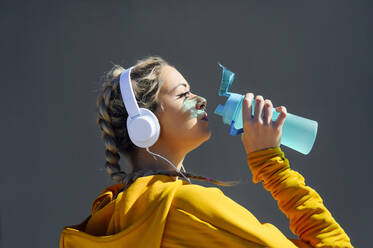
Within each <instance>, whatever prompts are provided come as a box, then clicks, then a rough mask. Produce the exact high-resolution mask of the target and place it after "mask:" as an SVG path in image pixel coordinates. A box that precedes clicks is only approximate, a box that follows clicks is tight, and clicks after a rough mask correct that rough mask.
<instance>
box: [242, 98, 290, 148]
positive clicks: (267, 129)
mask: <svg viewBox="0 0 373 248" xmlns="http://www.w3.org/2000/svg"><path fill="white" fill-rule="evenodd" d="M253 99H254V94H253V93H246V94H245V98H244V100H243V102H242V120H243V130H244V132H243V133H241V141H242V144H243V146H244V148H245V150H246V153H247V154H249V153H251V152H254V151H259V150H264V149H267V148H272V147H277V146H280V144H281V135H282V126H283V125H284V122H285V119H286V116H287V110H286V108H285V107H284V106H280V107H277V108H276V111H277V112H280V115H279V116H278V118H277V119H276V121H272V115H273V105H272V102H271V100H269V99H266V100H264V99H263V97H262V96H261V95H257V96H256V97H255V110H254V111H255V112H254V116H252V115H251V113H252V101H253Z"/></svg>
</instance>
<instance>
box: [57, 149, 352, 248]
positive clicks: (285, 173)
mask: <svg viewBox="0 0 373 248" xmlns="http://www.w3.org/2000/svg"><path fill="white" fill-rule="evenodd" d="M247 159H248V164H249V167H250V169H251V171H252V174H253V182H254V183H259V182H260V181H263V186H264V187H265V189H266V190H268V191H270V192H271V194H272V196H273V197H274V199H275V200H276V201H277V203H278V206H279V208H280V209H281V211H282V212H283V213H284V214H285V215H286V216H287V217H288V218H289V220H290V229H291V231H292V232H293V233H294V234H295V235H297V236H298V237H299V240H295V239H288V238H286V237H285V236H284V235H283V234H282V233H281V231H279V229H277V228H276V227H275V226H274V225H272V224H270V223H261V222H259V221H258V220H257V219H256V217H255V216H254V215H253V214H252V213H251V212H250V211H248V210H247V209H246V208H244V207H243V206H241V205H239V204H238V203H236V202H235V201H233V200H232V199H230V198H229V197H227V196H226V195H224V193H223V192H222V191H221V190H220V189H219V188H217V187H203V186H200V185H196V184H190V183H188V182H187V181H185V180H176V181H174V180H173V179H172V178H171V177H169V176H165V175H151V176H145V177H140V178H138V179H137V180H136V181H135V182H134V183H133V184H131V185H130V187H129V188H128V189H126V190H125V191H123V192H120V193H119V194H118V197H117V198H116V199H114V196H115V195H116V193H117V192H118V191H119V190H120V189H122V188H123V186H124V185H123V184H115V185H112V186H110V187H107V188H106V189H105V190H104V191H103V193H101V194H100V195H99V196H98V197H97V198H96V199H95V201H94V202H93V205H92V211H91V215H90V216H89V217H87V218H86V219H85V221H83V222H82V223H81V224H79V225H74V226H67V227H65V228H64V229H63V231H62V234H61V238H60V248H75V247H79V248H85V247H89V248H96V247H105V248H119V247H169V248H171V247H172V248H175V247H235V248H240V247H246V248H247V247H279V248H287V247H289V248H290V247H292V248H296V247H301V248H306V247H307V248H309V247H353V246H352V245H351V243H350V239H349V237H348V236H347V235H346V233H345V232H344V231H343V229H342V228H341V227H340V226H339V225H338V223H337V222H336V221H335V220H334V219H333V217H332V215H331V214H330V212H329V211H328V210H327V209H326V208H325V206H324V205H323V201H322V199H321V197H320V196H319V195H318V194H317V192H316V191H315V190H313V189H312V188H310V187H308V186H306V185H305V183H304V178H303V177H302V176H301V175H300V174H299V173H298V172H296V171H294V170H292V169H291V168H290V167H289V161H288V160H287V159H286V158H285V157H284V153H283V152H282V151H281V149H280V148H279V147H276V148H268V149H265V150H261V151H256V152H253V153H250V154H248V156H247Z"/></svg>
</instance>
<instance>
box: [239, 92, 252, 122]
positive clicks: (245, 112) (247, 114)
mask: <svg viewBox="0 0 373 248" xmlns="http://www.w3.org/2000/svg"><path fill="white" fill-rule="evenodd" d="M253 99H254V94H253V93H246V94H245V98H244V100H243V102H242V120H243V121H250V120H251V119H252V116H251V113H252V111H253V110H252V102H253Z"/></svg>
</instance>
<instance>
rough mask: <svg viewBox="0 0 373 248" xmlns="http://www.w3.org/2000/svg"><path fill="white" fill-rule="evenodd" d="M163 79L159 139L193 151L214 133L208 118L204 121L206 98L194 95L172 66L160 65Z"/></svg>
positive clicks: (160, 94)
mask: <svg viewBox="0 0 373 248" xmlns="http://www.w3.org/2000/svg"><path fill="white" fill-rule="evenodd" d="M160 79H161V81H162V87H161V89H160V92H159V95H158V100H159V103H160V107H159V108H158V111H157V116H158V119H159V124H160V126H161V132H160V139H162V140H163V141H165V142H167V143H168V144H170V145H173V146H180V147H183V148H187V149H189V150H193V149H194V148H196V147H198V146H199V145H200V144H201V143H203V142H204V141H206V140H208V139H209V138H210V136H211V131H210V130H209V128H208V121H207V120H203V117H204V115H205V113H206V112H205V108H206V104H207V102H206V99H204V98H203V97H200V96H198V95H195V94H193V93H192V92H191V88H190V85H189V84H188V82H187V81H186V80H185V78H184V77H183V76H182V75H181V74H180V73H179V72H178V71H177V70H176V69H175V68H174V67H172V66H169V65H166V66H163V67H162V68H161V73H160Z"/></svg>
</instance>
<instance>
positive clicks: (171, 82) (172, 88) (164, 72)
mask: <svg viewBox="0 0 373 248" xmlns="http://www.w3.org/2000/svg"><path fill="white" fill-rule="evenodd" d="M160 77H161V80H162V89H161V91H163V92H164V93H166V94H167V93H169V94H171V93H173V92H176V90H177V89H179V88H180V89H185V87H184V86H182V85H186V86H187V88H189V84H188V82H187V81H186V80H185V78H184V77H183V75H181V73H180V72H179V71H178V70H176V68H174V67H172V66H169V65H165V66H162V68H161V74H160Z"/></svg>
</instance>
